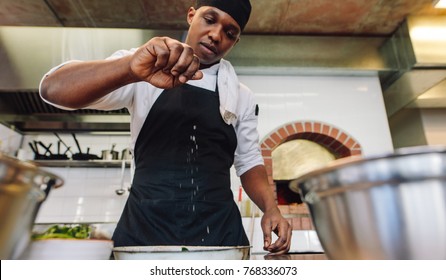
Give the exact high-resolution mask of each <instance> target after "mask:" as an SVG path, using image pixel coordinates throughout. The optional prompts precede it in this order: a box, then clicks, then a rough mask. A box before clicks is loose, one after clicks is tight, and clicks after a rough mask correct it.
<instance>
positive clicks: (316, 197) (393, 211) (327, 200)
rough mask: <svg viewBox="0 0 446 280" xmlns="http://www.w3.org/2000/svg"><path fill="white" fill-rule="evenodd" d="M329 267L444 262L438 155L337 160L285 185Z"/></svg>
mask: <svg viewBox="0 0 446 280" xmlns="http://www.w3.org/2000/svg"><path fill="white" fill-rule="evenodd" d="M290 188H291V189H292V190H293V191H295V192H298V193H300V194H301V196H302V198H303V200H304V201H305V202H306V203H307V205H308V207H309V210H310V214H311V217H312V221H313V223H314V226H315V228H316V232H317V234H318V237H319V239H320V241H321V244H322V247H323V248H324V250H325V252H326V254H327V256H328V257H329V258H330V259H446V149H445V148H444V147H413V148H404V149H399V150H397V151H396V152H395V153H394V154H390V155H383V156H375V157H369V158H348V159H341V160H338V161H337V162H335V163H333V164H332V165H330V166H327V167H325V168H322V169H319V170H315V171H313V172H310V173H307V174H305V175H303V176H301V177H299V178H297V179H296V180H293V181H291V182H290Z"/></svg>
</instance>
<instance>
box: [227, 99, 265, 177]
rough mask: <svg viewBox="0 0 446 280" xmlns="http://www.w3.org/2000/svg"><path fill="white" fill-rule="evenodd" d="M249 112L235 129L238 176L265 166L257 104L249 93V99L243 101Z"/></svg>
mask: <svg viewBox="0 0 446 280" xmlns="http://www.w3.org/2000/svg"><path fill="white" fill-rule="evenodd" d="M242 102H243V103H245V104H243V105H245V106H244V107H245V108H248V110H247V111H246V112H245V114H244V115H242V116H240V115H239V116H240V119H239V121H238V123H237V125H236V127H235V130H236V134H237V149H236V151H235V157H234V167H235V170H236V174H237V176H241V175H243V173H245V172H246V171H248V170H250V169H251V168H253V167H255V166H258V165H263V164H264V161H263V157H262V153H261V151H260V145H259V133H258V131H257V115H256V104H255V102H254V98H253V94H252V93H251V92H249V98H248V99H247V100H242Z"/></svg>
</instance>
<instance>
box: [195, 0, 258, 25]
mask: <svg viewBox="0 0 446 280" xmlns="http://www.w3.org/2000/svg"><path fill="white" fill-rule="evenodd" d="M202 6H211V7H215V8H217V9H220V10H222V11H223V12H225V13H227V14H229V15H230V16H231V17H232V18H233V19H234V20H235V21H236V22H237V23H238V25H239V26H240V29H241V30H242V31H243V29H244V28H245V26H246V24H247V23H248V20H249V15H250V14H251V3H250V2H249V0H197V3H196V5H195V8H196V9H198V8H200V7H202Z"/></svg>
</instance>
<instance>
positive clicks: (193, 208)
mask: <svg viewBox="0 0 446 280" xmlns="http://www.w3.org/2000/svg"><path fill="white" fill-rule="evenodd" d="M192 212H195V204H194V205H192Z"/></svg>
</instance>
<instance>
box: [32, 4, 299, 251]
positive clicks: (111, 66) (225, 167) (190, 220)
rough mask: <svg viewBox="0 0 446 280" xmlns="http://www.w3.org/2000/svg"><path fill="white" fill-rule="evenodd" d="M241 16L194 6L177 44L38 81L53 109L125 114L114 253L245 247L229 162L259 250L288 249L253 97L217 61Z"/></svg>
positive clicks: (65, 69)
mask: <svg viewBox="0 0 446 280" xmlns="http://www.w3.org/2000/svg"><path fill="white" fill-rule="evenodd" d="M250 13H251V5H250V2H249V0H242V1H240V0H198V1H196V5H195V6H194V7H190V8H189V10H188V12H187V22H188V24H189V30H188V35H187V38H186V39H185V42H184V43H183V42H179V41H177V40H175V39H172V38H168V37H156V38H152V39H150V40H149V41H148V42H147V43H145V44H144V45H143V46H141V47H139V48H137V49H132V50H121V51H117V52H116V53H115V54H113V55H112V56H111V57H109V58H107V59H105V60H98V61H68V62H66V63H63V64H62V65H59V66H57V67H55V68H53V69H51V70H50V71H49V72H48V73H47V74H46V75H45V76H44V78H43V79H42V82H41V85H40V94H41V97H42V98H43V99H44V100H45V101H46V102H48V103H50V104H53V105H54V106H57V107H59V108H63V109H67V110H73V109H79V108H90V109H99V110H115V109H121V108H124V107H125V108H127V109H128V111H129V112H130V115H131V139H132V146H133V147H132V149H133V154H134V155H135V157H134V162H135V172H134V178H133V184H132V191H131V192H130V195H129V198H128V201H127V203H126V205H125V207H124V211H123V213H122V216H121V218H120V220H119V222H118V224H117V227H116V230H115V232H114V234H113V240H114V243H115V246H149V245H189V246H191V245H194V246H242V245H249V241H248V239H247V236H246V233H245V231H244V229H243V226H242V222H241V216H240V213H239V210H238V208H237V206H236V204H235V202H234V198H233V193H232V190H231V186H230V168H231V167H232V166H233V165H234V167H235V169H236V172H237V175H238V176H240V179H241V182H242V186H243V188H244V190H245V191H246V193H247V194H248V196H249V197H250V198H251V199H252V200H253V201H254V203H256V205H257V206H258V207H259V208H260V209H261V210H262V212H263V216H262V220H261V226H262V231H263V236H264V244H263V245H264V249H265V250H267V251H269V252H270V253H271V254H282V253H286V252H288V250H289V247H290V239H291V227H290V225H289V223H288V222H287V220H286V219H284V218H283V216H282V215H281V214H280V211H279V209H278V207H277V205H276V203H275V200H274V195H273V193H272V191H271V188H270V187H269V183H268V179H267V175H266V171H265V167H264V164H263V158H262V156H261V153H260V147H259V136H258V133H257V114H258V108H257V106H256V103H255V101H254V95H253V93H252V92H251V91H250V90H249V89H248V88H247V87H246V86H244V85H243V84H241V83H239V81H238V79H237V75H236V74H235V71H234V68H233V67H232V65H231V64H230V63H229V62H228V61H226V60H224V59H223V57H224V56H225V55H226V54H227V53H228V52H229V51H230V50H231V49H232V47H234V45H236V43H237V42H238V41H239V40H240V34H241V32H242V31H243V29H244V27H245V25H246V23H247V22H248V19H249V16H250ZM273 232H274V233H275V234H276V235H277V239H276V240H274V239H273Z"/></svg>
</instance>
